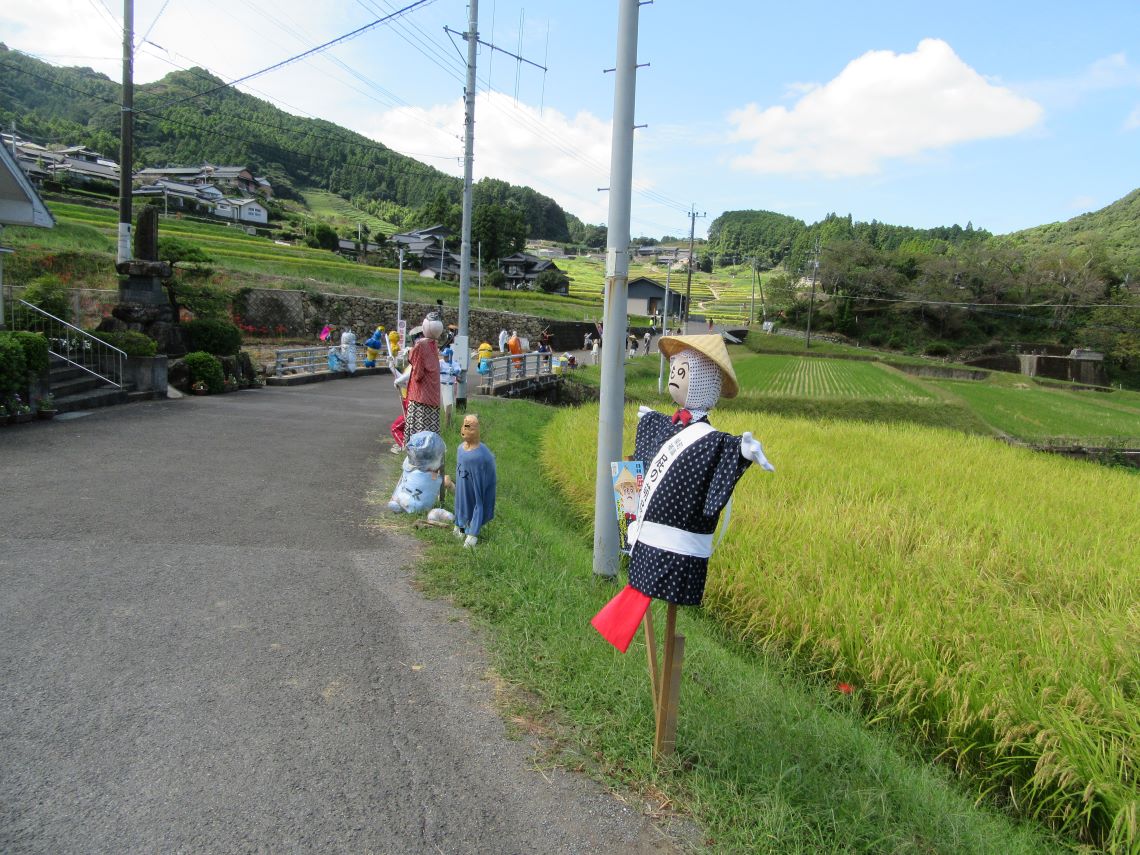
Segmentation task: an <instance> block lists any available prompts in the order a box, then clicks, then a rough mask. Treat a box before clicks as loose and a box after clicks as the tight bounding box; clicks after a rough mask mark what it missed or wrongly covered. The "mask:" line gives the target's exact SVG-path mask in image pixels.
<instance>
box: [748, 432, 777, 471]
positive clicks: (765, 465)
mask: <svg viewBox="0 0 1140 855" xmlns="http://www.w3.org/2000/svg"><path fill="white" fill-rule="evenodd" d="M740 456H741V457H744V458H746V459H748V460H751V461H752V462H753V463H757V464H759V465H760V468H761V469H763V470H765V471H767V472H775V471H776V467H775V466H773V465H772V464H771V463H769V462H768V458H767V457H765V456H764V448H763V447H762V446H761V445H760V442H759V441H758V440H755V439H753V438H752V434H751V432H749V431H745V432H744V435H743V436H741V437H740Z"/></svg>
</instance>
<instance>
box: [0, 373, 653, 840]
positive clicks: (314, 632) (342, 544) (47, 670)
mask: <svg viewBox="0 0 1140 855" xmlns="http://www.w3.org/2000/svg"><path fill="white" fill-rule="evenodd" d="M397 410H398V404H397V402H396V397H395V395H394V394H393V393H392V391H391V385H390V380H389V379H388V378H386V377H383V376H380V377H370V378H355V379H351V380H338V381H333V382H327V383H316V384H312V385H308V386H301V387H294V388H267V389H261V390H257V391H247V392H239V393H235V394H231V395H222V396H216V397H215V396H208V397H192V398H185V399H182V400H176V401H156V402H149V403H140V404H131V405H128V406H123V407H116V408H112V409H107V410H102V411H94V412H92V413H90V414H87V415H85V416H80V417H77V418H68V419H63V418H59V419H57V420H55V421H54V422H52V423H50V424H32V425H25V426H19V427H9V428H0V851H3V852H5V853H26V852H43V853H72V852H75V853H78V852H82V853H103V852H106V853H123V852H195V853H201V852H273V853H280V852H353V853H365V852H375V853H421V852H422V853H433V855H438V853H484V852H486V853H532V852H533V853H560V852H567V853H578V852H582V853H586V852H607V853H615V852H623V853H624V852H642V853H649V852H668V851H672V846H671V845H670V844H669V842H668V841H666V840H665V839H664V838H663V837H662V835H661V834H660V833H659V832H658V831H657V830H656V829H655V828H654V827H652V826H651V825H650V824H649V823H648V822H647V821H646V820H645V819H644V818H643V817H642V816H641V815H640V813H639V811H637V810H635V809H631V808H629V807H627V806H625V805H624V804H623V803H621V802H619V801H617V800H616V799H614V798H613V797H611V796H610V795H608V794H606V793H605V792H603V791H602V790H601V789H600V788H598V787H596V786H595V785H593V784H592V783H590V782H588V781H586V780H583V779H581V778H579V777H575V776H570V775H564V774H561V773H558V772H557V771H550V770H544V771H541V772H540V771H538V770H537V769H536V768H535V764H534V762H533V759H532V758H533V752H534V748H533V746H531V745H529V744H528V743H526V742H525V741H523V742H520V741H512V740H509V739H507V738H506V737H505V735H504V727H503V724H502V722H501V721H500V719H499V718H498V717H497V716H496V714H495V713H494V711H493V708H492V701H491V698H492V692H491V688H490V686H489V684H488V682H487V681H486V680H485V673H486V661H485V659H484V657H483V655H482V652H481V648H480V646H479V642H478V638H477V635H476V634H475V633H473V632H472V631H471V630H470V628H469V627H468V625H467V624H466V623H465V622H464V621H463V620H456V619H455V617H456V616H455V613H454V612H452V611H451V610H450V609H449V608H448V607H447V606H445V605H444V604H441V603H438V602H432V601H427V600H425V599H423V598H422V597H421V596H420V595H419V594H417V593H416V592H415V590H414V589H413V588H412V587H411V586H410V585H409V581H408V580H409V577H410V572H409V570H408V569H407V568H406V567H404V566H401V562H409V561H412V560H414V557H415V551H416V544H415V541H414V540H412V539H410V538H408V537H406V536H405V535H401V534H399V533H398V532H393V531H392V530H383V529H376V528H374V527H370V526H368V525H366V520H367V518H368V516H369V515H370V514H374V513H375V508H374V507H369V506H368V505H367V504H366V503H365V501H364V497H365V495H366V493H367V492H368V490H369V489H371V488H374V487H380V486H387V487H390V486H391V485H390V484H386V482H387V481H388V480H390V477H391V476H390V474H388V473H387V472H385V471H384V468H383V467H385V466H388V467H390V465H391V460H392V456H391V455H389V454H388V453H387V449H388V445H389V442H390V440H389V438H388V435H387V427H386V426H387V424H388V423H389V422H390V421H391V420H392V418H394V417H395V415H396V412H397ZM381 461H383V462H381Z"/></svg>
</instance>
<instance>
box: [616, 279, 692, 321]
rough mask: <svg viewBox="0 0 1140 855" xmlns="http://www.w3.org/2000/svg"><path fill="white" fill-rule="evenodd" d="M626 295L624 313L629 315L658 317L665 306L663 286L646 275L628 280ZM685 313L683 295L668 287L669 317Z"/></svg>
mask: <svg viewBox="0 0 1140 855" xmlns="http://www.w3.org/2000/svg"><path fill="white" fill-rule="evenodd" d="M627 287H628V296H627V298H626V313H627V314H630V315H644V316H645V317H647V318H660V317H661V314H662V310H663V309H664V308H665V286H664V285H661V284H659V283H657V282H655V281H653V280H652V279H650V278H649V277H647V276H638V277H637V278H636V279H631V280H629V285H628V286H627ZM684 313H685V295H684V294H679V293H678V292H677V291H674V290H672V289H670V291H669V306H668V315H669V317H676V316H678V315H683V314H684Z"/></svg>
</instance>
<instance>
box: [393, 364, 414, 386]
mask: <svg viewBox="0 0 1140 855" xmlns="http://www.w3.org/2000/svg"><path fill="white" fill-rule="evenodd" d="M411 376H412V369H411V368H409V369H407V370H406V371H405V372H404V373H403V374H397V375H396V379H395V380H393V381H392V385H393V386H395V387H396V388H397V389H399V388H400V387H401V386H406V385H408V379H409V378H410V377H411Z"/></svg>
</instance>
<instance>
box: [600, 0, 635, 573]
mask: <svg viewBox="0 0 1140 855" xmlns="http://www.w3.org/2000/svg"><path fill="white" fill-rule="evenodd" d="M639 5H640V4H639V0H619V2H618V29H617V64H616V66H615V68H614V71H615V74H614V113H613V125H612V131H611V137H610V186H609V191H610V207H609V216H608V218H607V220H606V222H607V223H608V224H609V228H608V234H607V238H606V241H607V245H606V291H605V294H606V300H605V320H604V326H603V327H602V334H603V336H604V341H605V345H604V346H603V347H602V377H601V399H600V402H599V404H598V459H597V468H596V470H595V483H594V573H595V575H598V576H604V577H608V578H613V577H615V576H617V571H618V528H617V520H616V519H615V518H614V492H613V476H612V475H611V474H610V463H611V462H613V461H618V460H621V459H622V451H621V446H622V423H623V421H624V416H625V412H624V411H625V371H624V356H625V347H624V344H625V326H626V322H627V319H628V316H627V312H626V305H627V299H628V296H629V295H628V286H629V215H630V199H631V196H632V193H633V133H634V99H635V95H636V91H637V16H638V12H639Z"/></svg>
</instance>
